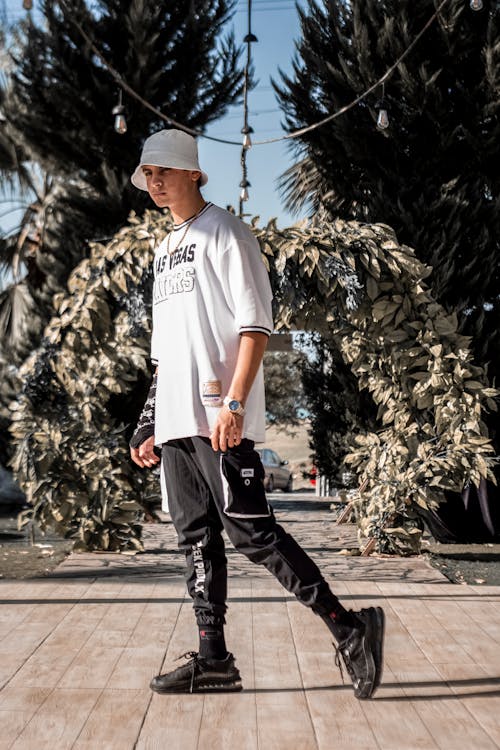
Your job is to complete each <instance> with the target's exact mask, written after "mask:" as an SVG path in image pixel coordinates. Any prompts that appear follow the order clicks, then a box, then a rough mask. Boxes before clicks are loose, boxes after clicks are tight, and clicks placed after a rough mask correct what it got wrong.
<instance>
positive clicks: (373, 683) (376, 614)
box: [355, 607, 385, 700]
mask: <svg viewBox="0 0 500 750" xmlns="http://www.w3.org/2000/svg"><path fill="white" fill-rule="evenodd" d="M366 628H367V630H366V640H367V641H371V642H372V643H374V646H373V651H372V653H371V658H372V659H373V666H374V672H375V674H374V677H373V680H370V681H367V682H365V684H364V685H363V686H362V687H361V688H359V687H358V690H357V692H356V693H355V695H356V698H359V700H367V699H368V698H371V697H372V696H373V695H374V693H375V691H376V690H377V688H378V687H379V686H380V683H381V680H382V672H383V667H384V665H383V659H384V635H385V615H384V610H383V609H382V608H381V607H371V608H370V617H369V619H368V620H367V623H366Z"/></svg>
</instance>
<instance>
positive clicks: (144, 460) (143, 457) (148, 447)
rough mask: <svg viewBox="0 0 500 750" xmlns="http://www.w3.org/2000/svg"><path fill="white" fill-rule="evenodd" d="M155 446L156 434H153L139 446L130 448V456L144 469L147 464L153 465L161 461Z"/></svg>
mask: <svg viewBox="0 0 500 750" xmlns="http://www.w3.org/2000/svg"><path fill="white" fill-rule="evenodd" d="M154 447H155V436H154V435H151V437H148V439H147V440H145V441H144V442H143V443H141V444H140V446H139V447H138V448H131V449H130V456H131V458H132V461H133V462H134V463H135V464H137V466H140V467H141V469H143V468H144V467H145V466H148V467H150V468H151V467H152V466H155V464H157V463H159V462H160V459H159V458H158V456H157V455H156V453H155V452H154Z"/></svg>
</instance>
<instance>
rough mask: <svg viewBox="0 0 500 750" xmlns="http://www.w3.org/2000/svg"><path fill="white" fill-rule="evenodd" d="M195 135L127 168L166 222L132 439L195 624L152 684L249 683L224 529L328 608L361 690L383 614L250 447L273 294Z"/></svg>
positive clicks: (315, 604)
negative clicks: (300, 529)
mask: <svg viewBox="0 0 500 750" xmlns="http://www.w3.org/2000/svg"><path fill="white" fill-rule="evenodd" d="M207 180H208V177H207V175H206V174H205V173H204V172H202V171H201V169H200V166H199V163H198V150H197V146H196V142H195V140H194V139H193V138H192V137H191V136H190V135H188V134H186V133H184V132H182V131H180V130H162V131H160V132H159V133H155V134H154V135H152V136H151V137H150V138H148V139H147V140H146V142H145V144H144V148H143V151H142V155H141V160H140V163H139V165H138V167H137V168H136V170H135V172H134V174H133V176H132V182H133V184H134V185H135V186H136V187H138V188H139V189H141V190H147V191H148V192H149V194H150V196H151V198H152V199H153V201H154V203H155V204H156V205H157V206H158V207H159V208H169V209H170V212H171V214H172V218H173V221H174V226H173V229H172V231H171V232H170V233H169V234H168V236H167V237H166V238H165V239H164V240H163V241H162V242H161V244H160V246H159V247H158V249H157V250H156V253H155V260H154V274H155V280H154V291H153V334H152V344H151V358H152V361H153V363H155V364H157V370H156V374H155V377H154V378H153V384H152V387H151V391H150V394H149V396H148V400H147V402H146V406H145V409H144V411H143V413H142V415H141V418H140V420H139V424H138V427H137V429H136V431H135V433H134V436H133V438H132V441H131V456H132V460H133V461H135V463H136V464H138V465H139V466H141V467H145V466H146V467H151V466H154V465H155V464H156V463H157V462H158V460H159V459H158V457H157V456H156V454H155V446H157V447H158V448H161V459H162V472H163V474H162V481H163V484H164V486H165V487H166V490H167V494H168V503H169V510H170V513H171V517H172V521H173V523H174V526H175V529H176V531H177V535H178V538H179V547H180V548H181V549H184V550H185V553H186V562H187V573H186V579H187V586H188V590H189V593H190V595H191V597H192V598H193V606H194V611H195V615H196V620H197V624H198V629H199V649H198V652H190V653H189V654H186V656H187V657H188V658H190V660H189V662H188V663H186V664H184V665H182V666H180V667H178V668H177V669H175V670H173V671H172V672H169V673H167V674H164V675H158V676H157V677H155V678H154V679H153V680H152V682H151V688H152V690H154V691H156V692H158V693H172V692H201V691H236V690H241V687H242V684H241V678H240V673H239V671H238V669H237V668H236V666H235V661H234V657H233V655H232V654H231V653H229V652H228V651H227V648H226V643H225V638H224V623H225V613H226V594H227V568H226V557H225V552H224V542H223V539H222V535H221V532H222V530H223V529H225V531H226V533H227V535H228V537H229V539H230V540H231V542H232V543H233V545H234V546H235V548H236V549H237V550H239V551H240V552H242V553H243V554H245V555H246V556H247V557H248V558H249V559H250V560H252V561H253V562H255V563H258V564H261V565H264V566H265V567H266V568H267V569H268V570H269V571H270V572H271V573H272V574H273V575H275V576H276V578H277V579H278V580H279V581H280V583H281V584H282V585H283V586H284V587H285V588H286V589H287V590H288V591H290V592H292V593H293V594H295V596H296V597H297V599H299V601H301V602H302V603H303V604H305V605H306V606H309V607H310V608H311V609H312V610H313V611H314V612H315V613H316V614H318V615H320V616H321V617H322V619H323V620H324V622H325V623H326V625H327V626H328V628H329V629H330V631H331V632H332V634H333V636H334V638H335V639H336V641H337V642H338V644H339V645H338V652H340V654H341V655H342V658H343V660H344V662H345V664H346V667H347V669H348V671H349V674H350V676H351V678H352V680H353V683H354V690H355V695H356V696H357V697H358V698H369V697H371V695H373V693H374V691H375V690H376V688H377V687H378V685H379V684H380V679H381V674H382V649H383V637H384V614H383V611H382V610H381V609H380V608H379V607H376V608H375V607H370V608H369V609H363V610H361V611H360V612H350V611H349V612H348V611H346V610H345V609H344V607H343V606H342V605H341V603H340V602H339V600H338V599H337V597H336V596H334V594H333V593H332V592H331V591H330V589H329V587H328V585H327V583H326V581H325V580H324V578H323V577H322V575H321V573H320V571H319V569H318V568H317V566H316V565H315V563H314V562H313V561H312V560H311V559H310V558H309V557H308V556H307V554H306V553H305V552H304V550H303V549H302V548H301V547H300V546H299V545H298V544H297V542H296V541H295V540H294V539H293V538H292V537H291V536H290V535H289V534H287V533H286V532H285V531H284V530H283V528H282V527H281V526H279V525H278V524H277V523H276V520H275V517H274V514H273V511H272V509H271V508H270V507H269V505H268V503H267V500H266V496H265V492H264V485H263V478H264V469H263V467H262V464H261V462H260V458H259V456H258V454H257V453H256V451H255V450H254V443H255V442H262V441H263V440H264V429H265V423H264V382H263V371H262V358H263V355H264V350H265V348H266V344H267V340H268V336H269V335H270V333H271V331H272V328H273V323H272V315H271V299H272V293H271V288H270V284H269V279H268V276H267V273H266V270H265V267H264V264H263V263H262V260H261V255H260V249H259V245H258V243H257V241H256V240H255V238H254V236H253V235H252V233H251V232H250V230H249V229H248V228H247V227H246V226H245V224H243V222H242V221H241V220H240V219H238V218H237V217H235V216H233V215H232V214H230V213H228V212H227V211H224V210H223V209H221V208H218V207H217V206H214V205H213V204H212V203H209V202H206V201H205V199H204V198H203V196H202V195H201V193H200V187H201V186H203V185H204V184H205V183H206V182H207Z"/></svg>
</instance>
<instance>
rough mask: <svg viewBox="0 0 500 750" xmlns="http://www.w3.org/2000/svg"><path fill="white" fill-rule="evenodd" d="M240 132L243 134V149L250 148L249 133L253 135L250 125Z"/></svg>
mask: <svg viewBox="0 0 500 750" xmlns="http://www.w3.org/2000/svg"><path fill="white" fill-rule="evenodd" d="M241 132H242V133H243V148H252V139H251V138H250V133H253V128H252V127H250V125H245V126H244V127H243V128H241Z"/></svg>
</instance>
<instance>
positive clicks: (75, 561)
mask: <svg viewBox="0 0 500 750" xmlns="http://www.w3.org/2000/svg"><path fill="white" fill-rule="evenodd" d="M274 497H275V501H274V505H275V508H276V512H277V514H278V516H279V518H280V521H282V522H283V523H284V525H285V526H286V527H287V529H288V530H289V531H291V532H292V533H293V534H294V536H296V538H297V539H298V540H299V541H300V542H301V543H302V544H303V546H305V547H306V549H307V550H308V551H309V552H310V554H311V555H312V556H313V557H314V559H315V560H316V561H317V562H318V563H319V565H320V567H321V568H322V570H323V571H324V573H325V576H326V577H327V579H328V580H329V581H330V582H331V583H332V586H333V588H334V589H335V591H336V592H337V593H338V594H339V596H341V598H342V599H343V600H344V601H345V602H346V604H347V605H348V606H350V607H354V608H359V607H360V606H367V605H369V604H371V603H378V604H382V606H384V608H385V610H386V613H387V618H388V628H387V645H386V660H385V675H384V682H383V685H382V687H381V688H380V690H379V691H378V693H377V694H376V696H375V698H374V699H373V700H372V701H362V702H361V701H357V700H356V699H355V698H354V697H353V695H352V689H351V687H350V686H349V685H347V684H346V685H343V684H342V680H341V677H340V674H339V672H338V670H337V669H336V668H335V666H334V658H333V649H332V646H331V641H330V637H329V633H328V631H327V630H326V628H325V627H324V625H323V623H322V622H321V620H320V619H319V618H317V617H315V616H314V615H312V614H311V612H310V611H309V610H307V609H306V608H305V607H302V606H301V605H300V604H298V603H297V602H295V600H294V599H293V597H290V596H289V595H288V594H287V593H286V592H284V591H283V590H282V589H281V588H280V587H279V585H278V584H277V583H276V582H275V581H274V579H273V578H272V577H271V576H269V574H268V573H267V572H266V571H263V570H261V569H260V568H257V567H256V566H252V565H251V564H250V563H248V562H247V561H246V560H245V559H244V558H242V557H241V556H240V555H237V554H236V553H234V552H231V551H230V552H229V555H228V557H229V566H230V571H231V576H230V599H229V604H230V607H229V613H228V626H227V638H228V643H229V646H230V648H231V649H232V650H233V651H234V653H235V654H236V656H237V663H238V666H239V668H240V670H241V672H242V676H243V681H244V688H245V689H244V691H243V692H242V693H241V694H237V695H194V696H177V697H176V696H158V695H153V694H152V693H151V692H150V691H149V689H148V683H149V680H150V678H151V676H152V675H153V674H156V673H158V672H159V671H163V670H164V669H166V668H169V667H170V666H171V665H172V664H173V660H174V659H175V657H177V656H178V655H179V654H182V653H183V652H185V651H188V650H190V649H192V648H193V646H194V645H195V643H196V640H195V636H196V632H195V627H194V623H193V616H192V608H191V604H190V602H189V601H188V600H187V599H186V595H185V587H184V583H183V580H182V568H183V560H182V556H181V555H180V554H179V553H178V552H177V550H176V548H175V540H174V535H173V533H172V528H171V525H170V524H169V523H165V524H162V525H157V526H150V527H148V528H147V530H146V541H147V551H146V553H145V554H143V555H139V556H136V557H128V556H120V555H85V554H84V555H73V556H71V557H70V558H68V559H67V560H66V561H65V562H64V563H63V564H62V565H61V566H60V567H59V568H58V569H56V571H55V572H54V573H53V574H52V575H51V576H50V577H48V578H45V579H40V580H23V581H10V582H9V581H3V582H0V594H1V607H0V638H1V639H2V652H1V653H2V658H1V661H0V685H2V686H3V687H2V689H1V692H0V722H1V724H0V726H1V731H0V749H1V748H16V749H17V750H19V749H21V748H23V749H25V750H39V749H42V750H43V749H44V748H47V749H48V748H50V749H51V750H64V749H65V748H68V749H69V748H78V749H79V750H82V749H83V748H87V749H88V750H97V749H98V750H132V748H140V749H141V750H143V749H146V748H147V749H148V750H149V749H150V748H151V749H152V748H161V749H162V750H163V749H165V750H167V748H168V750H194V749H195V748H196V749H197V750H212V748H231V750H233V749H234V748H238V750H240V749H241V750H246V749H247V748H248V750H257V749H259V750H281V749H284V748H286V749H287V750H289V749H290V748H293V750H316V749H321V750H333V749H334V748H335V750H337V749H338V750H347V749H349V750H351V748H352V749H353V750H363V749H364V748H370V750H372V748H375V749H378V750H392V749H393V748H394V750H414V749H416V748H422V749H424V748H429V749H430V748H433V749H434V748H443V749H444V748H447V749H448V750H455V748H456V749H457V750H458V749H459V748H460V749H462V748H465V749H466V750H467V749H468V748H474V749H475V750H489V748H499V747H500V719H499V716H500V587H480V586H479V587H469V586H455V585H452V584H449V583H448V582H447V581H446V579H444V578H443V577H442V576H441V574H440V573H438V572H437V571H435V570H434V569H432V568H431V567H430V566H429V565H428V564H427V562H426V561H425V560H424V559H421V558H412V559H393V558H368V559H365V558H359V557H352V556H347V555H345V554H339V552H340V551H341V550H343V549H348V548H350V547H351V546H354V540H355V532H354V530H353V529H352V528H351V527H349V526H341V527H337V526H335V524H334V523H333V519H332V514H331V512H330V511H329V509H328V508H329V506H328V504H327V503H325V502H324V501H318V500H316V499H315V498H311V497H309V498H304V499H302V500H301V498H300V497H293V498H287V497H285V496H284V495H279V494H278V493H277V494H276V495H275V496H274Z"/></svg>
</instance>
